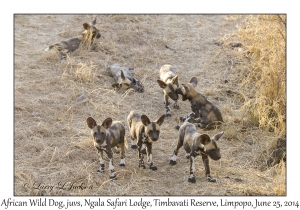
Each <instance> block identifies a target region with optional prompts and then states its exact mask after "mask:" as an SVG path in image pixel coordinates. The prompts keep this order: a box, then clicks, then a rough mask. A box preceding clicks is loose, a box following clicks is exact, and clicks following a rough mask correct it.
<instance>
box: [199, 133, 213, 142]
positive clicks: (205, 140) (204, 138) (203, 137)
mask: <svg viewBox="0 0 300 210" xmlns="http://www.w3.org/2000/svg"><path fill="white" fill-rule="evenodd" d="M200 142H201V144H204V145H206V144H208V143H209V142H211V140H210V138H209V136H208V135H207V134H202V135H201V136H200Z"/></svg>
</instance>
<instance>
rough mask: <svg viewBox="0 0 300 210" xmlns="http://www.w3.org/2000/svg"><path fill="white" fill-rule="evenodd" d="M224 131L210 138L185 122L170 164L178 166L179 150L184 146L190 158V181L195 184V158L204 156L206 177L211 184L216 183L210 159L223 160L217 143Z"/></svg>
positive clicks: (180, 130)
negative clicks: (211, 174) (211, 171)
mask: <svg viewBox="0 0 300 210" xmlns="http://www.w3.org/2000/svg"><path fill="white" fill-rule="evenodd" d="M223 133H224V132H223V131H222V132H220V133H218V134H216V135H214V136H213V137H212V138H210V137H209V136H208V135H206V134H200V133H198V131H197V128H196V126H195V125H194V124H192V123H189V122H184V123H183V124H182V125H181V127H180V129H179V140H178V143H177V147H176V149H175V150H174V152H173V156H172V157H171V159H170V164H171V165H175V164H176V157H177V154H178V150H179V149H180V148H181V147H182V146H183V148H184V150H185V151H186V153H187V157H189V158H190V176H189V179H188V181H189V182H195V181H196V179H195V175H194V173H195V162H194V161H195V157H196V156H198V155H201V156H202V160H203V163H204V167H205V175H206V178H207V180H208V181H209V182H216V179H214V178H212V177H211V176H210V168H209V159H208V156H209V157H210V158H211V159H213V160H219V159H220V158H221V154H220V148H219V147H218V144H217V141H218V140H219V139H220V137H221V136H222V135H223Z"/></svg>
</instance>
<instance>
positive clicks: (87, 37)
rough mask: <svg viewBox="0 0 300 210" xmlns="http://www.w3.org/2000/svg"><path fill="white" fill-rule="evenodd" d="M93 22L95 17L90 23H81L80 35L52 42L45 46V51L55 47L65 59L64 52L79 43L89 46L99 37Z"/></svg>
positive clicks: (73, 48)
mask: <svg viewBox="0 0 300 210" xmlns="http://www.w3.org/2000/svg"><path fill="white" fill-rule="evenodd" d="M95 24H96V19H95V20H94V21H93V22H92V25H90V24H88V23H84V24H83V25H82V27H83V29H84V32H83V33H82V34H81V35H79V36H77V37H75V38H71V39H69V40H66V41H61V42H57V43H54V44H52V45H50V46H49V47H47V48H46V49H45V51H48V50H51V49H56V50H58V51H59V52H60V56H61V59H65V58H66V53H69V52H73V51H74V50H76V49H78V48H79V45H80V44H83V45H84V47H89V46H91V44H92V43H93V41H94V39H95V38H96V39H99V38H100V37H101V34H100V32H99V30H98V29H97V28H96V27H95Z"/></svg>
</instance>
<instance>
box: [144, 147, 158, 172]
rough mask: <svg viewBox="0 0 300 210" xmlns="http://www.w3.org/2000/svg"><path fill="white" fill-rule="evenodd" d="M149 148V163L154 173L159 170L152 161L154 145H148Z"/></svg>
mask: <svg viewBox="0 0 300 210" xmlns="http://www.w3.org/2000/svg"><path fill="white" fill-rule="evenodd" d="M146 148H147V157H148V163H149V164H150V169H152V170H153V171H155V170H157V167H156V166H155V165H154V164H153V161H152V143H146Z"/></svg>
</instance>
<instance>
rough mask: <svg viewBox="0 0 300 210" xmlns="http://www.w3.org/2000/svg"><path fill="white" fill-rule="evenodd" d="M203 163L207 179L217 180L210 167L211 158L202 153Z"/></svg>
mask: <svg viewBox="0 0 300 210" xmlns="http://www.w3.org/2000/svg"><path fill="white" fill-rule="evenodd" d="M202 160H203V164H204V167H205V176H206V178H207V181H209V182H216V181H217V180H216V179H214V178H212V177H211V176H210V168H209V159H208V156H207V155H202Z"/></svg>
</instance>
